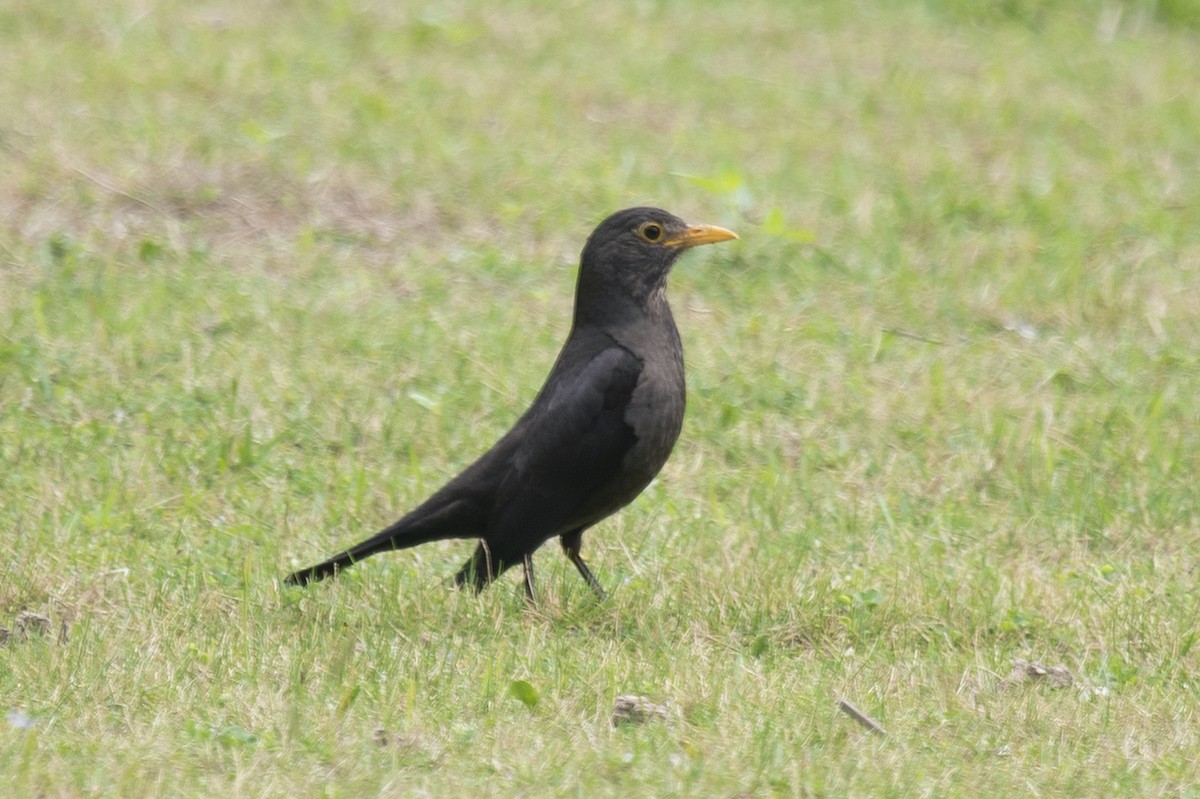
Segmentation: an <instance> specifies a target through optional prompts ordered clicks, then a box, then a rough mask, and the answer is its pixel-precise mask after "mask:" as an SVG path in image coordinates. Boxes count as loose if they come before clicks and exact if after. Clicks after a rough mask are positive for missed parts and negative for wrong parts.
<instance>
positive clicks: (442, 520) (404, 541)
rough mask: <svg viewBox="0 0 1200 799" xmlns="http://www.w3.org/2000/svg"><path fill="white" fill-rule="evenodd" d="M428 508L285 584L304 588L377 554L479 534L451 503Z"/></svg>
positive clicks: (421, 508)
mask: <svg viewBox="0 0 1200 799" xmlns="http://www.w3.org/2000/svg"><path fill="white" fill-rule="evenodd" d="M430 504H435V503H426V505H423V506H421V507H419V508H417V509H416V510H414V511H413V512H412V513H410V514H408V515H407V516H405V517H404V518H402V519H400V520H399V521H398V522H396V523H395V524H393V525H391V526H389V527H385V528H384V529H382V530H380V531H379V532H378V533H376V534H375V535H373V536H371V537H370V538H368V539H367V540H366V541H363V542H361V543H359V544H355V545H354V546H352V547H350V548H349V549H347V550H346V551H345V552H339V553H338V554H336V555H334V556H333V557H331V558H329V559H328V560H323V561H321V562H320V563H318V564H316V565H315V566H309V567H308V568H306V569H300V570H299V571H295V572H292V573H291V574H289V575H288V576H287V577H285V578H284V580H283V581H284V583H286V584H288V585H307V584H308V583H312V582H316V581H318V580H324V579H325V578H326V577H332V576H333V575H335V574H337V573H338V572H339V571H341V570H342V569H344V568H346V567H348V566H352V565H354V564H355V563H358V562H359V561H360V560H365V559H366V558H369V557H371V556H372V555H377V554H379V553H380V552H388V551H391V550H393V549H408V548H409V547H415V546H417V545H419V544H425V543H428V542H430V541H439V540H441V539H443V538H473V537H475V536H476V535H477V534H478V533H477V531H476V530H475V529H474V527H475V525H473V524H471V523H470V521H471V520H470V519H468V518H465V514H464V512H463V511H464V510H465V509H464V508H463V507H462V506H461V504H460V503H456V502H451V503H450V504H448V505H445V506H443V507H436V506H435V507H434V508H429V507H428V506H429V505H430Z"/></svg>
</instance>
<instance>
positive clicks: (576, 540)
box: [558, 529, 608, 600]
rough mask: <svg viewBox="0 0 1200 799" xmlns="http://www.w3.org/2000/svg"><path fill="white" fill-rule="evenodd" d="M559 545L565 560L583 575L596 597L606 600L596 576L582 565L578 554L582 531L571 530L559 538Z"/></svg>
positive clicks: (582, 562) (581, 545)
mask: <svg viewBox="0 0 1200 799" xmlns="http://www.w3.org/2000/svg"><path fill="white" fill-rule="evenodd" d="M558 541H559V543H561V544H562V548H563V552H565V553H566V555H567V558H568V559H570V561H571V562H572V563H574V564H575V568H576V569H578V570H579V573H580V574H581V575H583V579H584V580H586V581H587V584H588V585H589V586H591V588H592V590H593V591H595V592H596V596H597V597H599V598H600V599H601V600H604V599H607V598H608V595H607V594H605V593H604V586H602V585H600V581H599V580H597V579H596V575H594V574H592V570H591V569H589V568H588V565H587V564H586V563H584V561H583V556H582V555H580V554H579V550H580V549H581V548H582V547H583V530H582V529H579V530H573V531H572V532H569V533H567V534H566V535H563V536H559V539H558Z"/></svg>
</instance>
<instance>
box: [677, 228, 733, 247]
mask: <svg viewBox="0 0 1200 799" xmlns="http://www.w3.org/2000/svg"><path fill="white" fill-rule="evenodd" d="M737 237H738V235H737V234H736V233H734V232H733V231H732V230H726V229H725V228H723V227H717V226H716V225H689V226H688V229H687V230H685V231H683V233H680V234H679V235H678V236H675V237H674V238H670V239H667V240H666V241H664V242H663V244H665V245H666V246H668V247H683V248H687V247H695V246H697V245H699V244H716V243H717V242H718V241H729V240H730V239H736V238H737Z"/></svg>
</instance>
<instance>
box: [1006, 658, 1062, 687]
mask: <svg viewBox="0 0 1200 799" xmlns="http://www.w3.org/2000/svg"><path fill="white" fill-rule="evenodd" d="M1032 682H1040V683H1044V684H1046V685H1049V686H1050V687H1051V688H1070V687H1071V686H1072V685H1073V684H1074V683H1075V677H1074V676H1073V675H1072V674H1071V672H1070V670H1069V669H1067V667H1066V666H1064V665H1062V664H1061V663H1060V664H1058V665H1057V666H1047V665H1045V664H1044V663H1038V662H1037V661H1031V660H1022V659H1021V658H1017V659H1016V660H1014V661H1013V670H1012V672H1011V673H1010V674H1009V675H1008V677H1006V678H1005V679H1004V681H1003V683H1002V685H1003V686H1005V687H1014V686H1017V685H1022V684H1025V683H1032Z"/></svg>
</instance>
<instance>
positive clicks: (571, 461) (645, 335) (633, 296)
mask: <svg viewBox="0 0 1200 799" xmlns="http://www.w3.org/2000/svg"><path fill="white" fill-rule="evenodd" d="M735 238H737V236H736V234H734V233H732V232H731V231H728V230H725V229H724V228H719V227H714V226H710V225H688V224H686V223H685V222H684V221H683V220H681V219H678V218H677V217H674V216H672V215H671V214H668V213H667V212H666V211H662V210H659V209H657V208H630V209H628V210H625V211H618V212H617V213H615V214H613V215H612V216H610V217H609V218H608V219H605V220H604V221H603V222H601V223H600V226H599V227H597V228H596V230H595V231H594V232H593V233H592V235H591V237H589V238H588V241H587V244H586V245H584V248H583V255H582V257H581V259H580V265H579V282H578V284H577V285H576V288H575V319H574V322H573V323H572V326H571V333H570V335H568V336H567V342H566V344H565V345H563V348H562V352H560V353H559V355H558V360H557V361H555V363H554V367H553V368H552V369H551V370H550V375H549V377H547V378H546V384H545V385H544V386H543V387H542V390H541V391H540V392H538V395H537V397H536V398H535V399H534V401H533V405H532V406H531V407H530V408H529V410H527V411H526V412H525V415H524V416H522V417H521V418H520V419H519V420H518V421H517V423H516V425H514V426H513V429H512V430H510V431H509V432H508V434H507V435H505V436H504V437H503V438H501V439H500V440H499V441H498V442H496V445H495V446H494V447H492V448H491V449H490V450H488V451H487V452H486V453H484V455H483V456H482V457H480V458H479V460H477V461H475V462H474V463H473V464H471V465H470V466H469V467H467V469H466V470H465V471H464V472H462V474H460V475H458V476H457V477H455V478H454V479H453V480H451V481H450V482H449V483H447V484H446V485H445V486H444V487H443V488H442V489H441V490H440V491H438V492H437V493H436V494H434V495H433V496H431V497H430V498H429V499H427V500H425V502H424V503H422V504H421V505H419V506H418V507H417V508H416V509H415V510H413V511H412V512H410V513H409V514H408V515H406V516H404V517H403V518H402V519H400V520H399V521H398V522H396V523H395V524H393V525H392V526H391V527H388V528H386V529H384V530H382V531H380V532H379V533H376V534H375V535H373V536H372V537H370V538H368V539H367V540H366V541H363V542H362V543H361V544H358V545H357V546H354V547H351V548H350V549H348V550H346V551H345V552H342V553H341V554H339V555H334V556H333V557H332V558H330V559H329V560H327V561H324V562H323V563H318V564H317V565H315V566H311V567H309V568H307V569H301V570H300V571H298V572H295V573H293V574H291V575H290V576H289V577H288V578H287V582H288V583H292V584H299V585H303V584H305V583H308V582H310V581H312V580H321V579H324V578H325V577H329V576H330V575H332V574H336V573H337V572H338V570H339V569H342V568H345V567H346V566H350V565H352V564H354V563H356V562H358V561H360V560H362V559H363V558H367V557H370V556H371V555H374V554H376V553H378V552H386V551H388V550H392V549H405V548H407V547H412V546H416V545H418V544H424V543H426V542H427V541H437V540H440V539H444V538H478V539H480V543H479V546H478V547H477V548H476V550H475V554H474V555H473V556H472V557H471V559H470V560H468V561H467V562H466V564H465V565H464V566H463V567H462V569H460V570H459V572H458V574H457V575H456V576H455V578H454V581H455V584H456V585H459V586H462V585H466V584H468V583H469V584H470V585H471V586H473V587H474V589H475V591H476V592H479V591H482V590H483V589H484V588H485V587H486V586H487V584H488V583H490V582H491V581H492V580H494V579H496V577H497V576H499V575H500V574H501V573H502V572H503V571H505V570H506V569H508V568H509V567H511V566H515V565H517V564H518V563H520V564H523V565H524V567H525V592H526V595H527V596H528V598H529V599H530V600H531V601H532V600H533V599H534V596H535V595H534V585H533V553H534V551H535V550H537V548H538V547H540V546H541V545H542V544H544V543H545V542H547V541H549V540H550V539H551V538H554V537H555V536H558V539H559V541H560V542H561V543H562V548H563V551H564V552H566V555H567V557H568V558H570V559H571V562H572V563H574V564H575V568H577V569H578V570H579V573H580V574H581V575H583V579H584V580H587V583H588V585H590V586H591V587H592V589H593V590H594V591H595V592H596V593H597V594H598V595H599V596H601V597H603V596H604V589H603V588H601V587H600V583H599V581H597V580H596V578H595V576H594V575H593V574H592V572H591V570H589V569H588V567H587V564H586V563H584V561H583V558H582V557H581V556H580V554H579V551H580V547H581V544H582V540H583V532H584V531H585V530H587V529H588V528H589V527H591V526H592V525H593V524H595V523H596V522H598V521H600V520H601V519H603V518H604V517H605V516H608V515H609V514H612V513H614V512H616V511H617V510H620V509H621V508H623V507H624V506H625V505H628V504H629V503H630V502H632V501H633V499H634V498H635V497H636V496H637V495H638V494H640V493H641V492H642V489H644V488H645V487H646V486H647V485H648V484H649V483H650V481H651V480H652V479H653V478H654V476H655V475H656V474H658V470H659V469H661V468H662V466H663V464H664V463H666V460H667V456H668V455H670V454H671V448H672V447H674V445H675V440H676V439H677V438H678V437H679V431H680V429H681V427H682V426H683V407H684V394H685V389H684V380H683V347H682V345H681V344H680V342H679V331H678V330H676V329H675V320H674V319H673V318H672V317H671V309H670V307H669V306H668V305H667V297H666V285H667V275H668V273H670V271H671V266H672V265H673V264H674V263H675V259H676V258H678V257H679V255H680V254H681V253H682V252H683V251H684V250H686V249H688V248H689V247H694V246H696V245H698V244H712V243H715V242H718V241H726V240H728V239H735Z"/></svg>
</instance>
